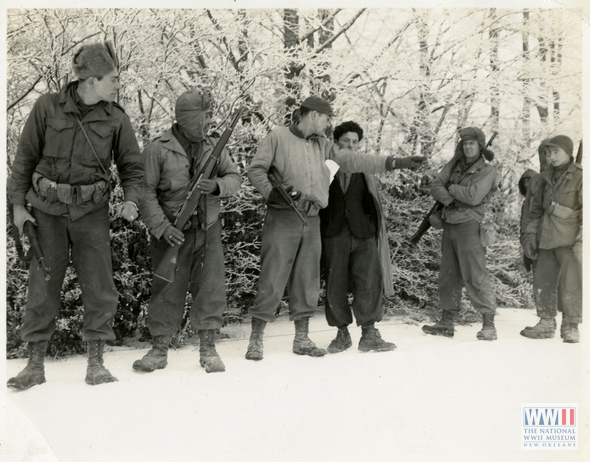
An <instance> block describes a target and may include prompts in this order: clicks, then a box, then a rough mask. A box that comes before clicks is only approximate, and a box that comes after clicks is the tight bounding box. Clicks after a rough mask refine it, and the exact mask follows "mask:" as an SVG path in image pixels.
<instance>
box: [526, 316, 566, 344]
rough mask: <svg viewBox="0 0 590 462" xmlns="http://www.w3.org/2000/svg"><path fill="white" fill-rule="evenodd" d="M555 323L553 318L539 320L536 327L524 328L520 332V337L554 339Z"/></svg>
mask: <svg viewBox="0 0 590 462" xmlns="http://www.w3.org/2000/svg"><path fill="white" fill-rule="evenodd" d="M556 327H557V323H556V322H555V318H554V317H549V318H540V319H539V322H538V323H537V325H536V326H534V327H530V328H524V329H523V330H521V331H520V335H522V336H523V337H527V338H533V339H538V338H553V337H555V329H556Z"/></svg>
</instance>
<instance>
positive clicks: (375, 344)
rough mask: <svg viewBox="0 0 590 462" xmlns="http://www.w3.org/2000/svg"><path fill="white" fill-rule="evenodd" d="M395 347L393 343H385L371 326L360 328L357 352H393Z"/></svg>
mask: <svg viewBox="0 0 590 462" xmlns="http://www.w3.org/2000/svg"><path fill="white" fill-rule="evenodd" d="M396 348H397V347H396V346H395V344H394V343H391V342H386V341H385V340H383V339H382V338H381V334H380V333H379V331H378V330H377V329H376V328H375V326H374V325H373V324H371V325H370V326H363V327H362V334H361V340H360V341H359V350H361V351H393V350H395V349H396Z"/></svg>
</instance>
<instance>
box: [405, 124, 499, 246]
mask: <svg viewBox="0 0 590 462" xmlns="http://www.w3.org/2000/svg"><path fill="white" fill-rule="evenodd" d="M497 135H498V132H494V133H493V135H492V136H491V138H490V140H489V141H488V142H487V144H486V148H489V147H490V146H491V145H492V143H493V141H494V138H496V136H497ZM455 165H456V164H455ZM454 167H455V166H453V168H454ZM448 186H449V185H448V184H447V187H448ZM443 207H444V205H443V204H441V203H440V202H435V203H434V205H433V206H432V207H431V209H430V210H429V211H428V213H427V214H426V216H425V217H424V219H423V220H422V221H421V222H420V226H418V229H417V230H416V232H415V233H414V234H413V235H412V237H411V238H410V244H412V245H416V244H417V243H418V241H419V240H420V239H421V238H422V236H424V234H425V233H426V231H428V230H429V229H430V227H431V226H432V225H431V224H430V217H431V216H432V215H434V214H435V213H436V212H438V211H439V210H441V209H442V208H443Z"/></svg>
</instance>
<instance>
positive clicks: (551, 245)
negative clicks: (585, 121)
mask: <svg viewBox="0 0 590 462" xmlns="http://www.w3.org/2000/svg"><path fill="white" fill-rule="evenodd" d="M545 146H546V149H547V151H546V152H547V154H546V160H547V168H545V170H543V171H542V172H541V174H540V179H539V181H538V182H537V184H536V185H535V187H534V190H532V191H531V192H532V197H531V201H530V206H529V207H528V208H526V209H525V210H524V218H523V221H524V222H525V227H524V230H523V235H522V236H521V242H522V246H523V249H524V253H525V255H526V256H527V257H528V258H530V259H531V260H536V264H535V270H534V273H533V289H534V293H535V303H536V305H537V315H538V316H539V322H538V323H537V324H536V325H535V326H532V327H526V328H525V329H523V330H522V331H521V332H520V335H522V336H523V337H527V338H531V339H547V338H553V337H554V336H555V331H556V326H557V323H556V320H555V318H556V316H557V311H558V306H560V307H561V309H562V310H563V322H562V328H561V336H562V338H563V341H564V342H565V343H578V342H579V341H580V332H579V330H578V324H580V323H581V322H582V212H583V199H582V198H583V186H582V183H583V181H582V180H583V172H582V165H581V161H582V159H581V157H582V149H581V143H580V149H579V151H578V159H577V161H575V162H574V157H573V151H574V143H573V141H572V140H571V139H570V138H569V137H567V136H565V135H558V136H554V137H553V138H551V139H549V141H548V142H546V143H545Z"/></svg>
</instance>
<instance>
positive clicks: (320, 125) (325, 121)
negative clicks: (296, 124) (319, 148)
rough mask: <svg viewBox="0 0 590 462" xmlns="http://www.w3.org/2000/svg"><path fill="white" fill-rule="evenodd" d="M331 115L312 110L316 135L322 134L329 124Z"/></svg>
mask: <svg viewBox="0 0 590 462" xmlns="http://www.w3.org/2000/svg"><path fill="white" fill-rule="evenodd" d="M330 121H331V117H330V116H329V115H328V114H322V113H321V112H317V111H314V127H313V128H314V130H313V132H314V133H315V134H316V135H319V136H322V135H323V134H324V132H325V131H326V128H328V125H329V124H330Z"/></svg>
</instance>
